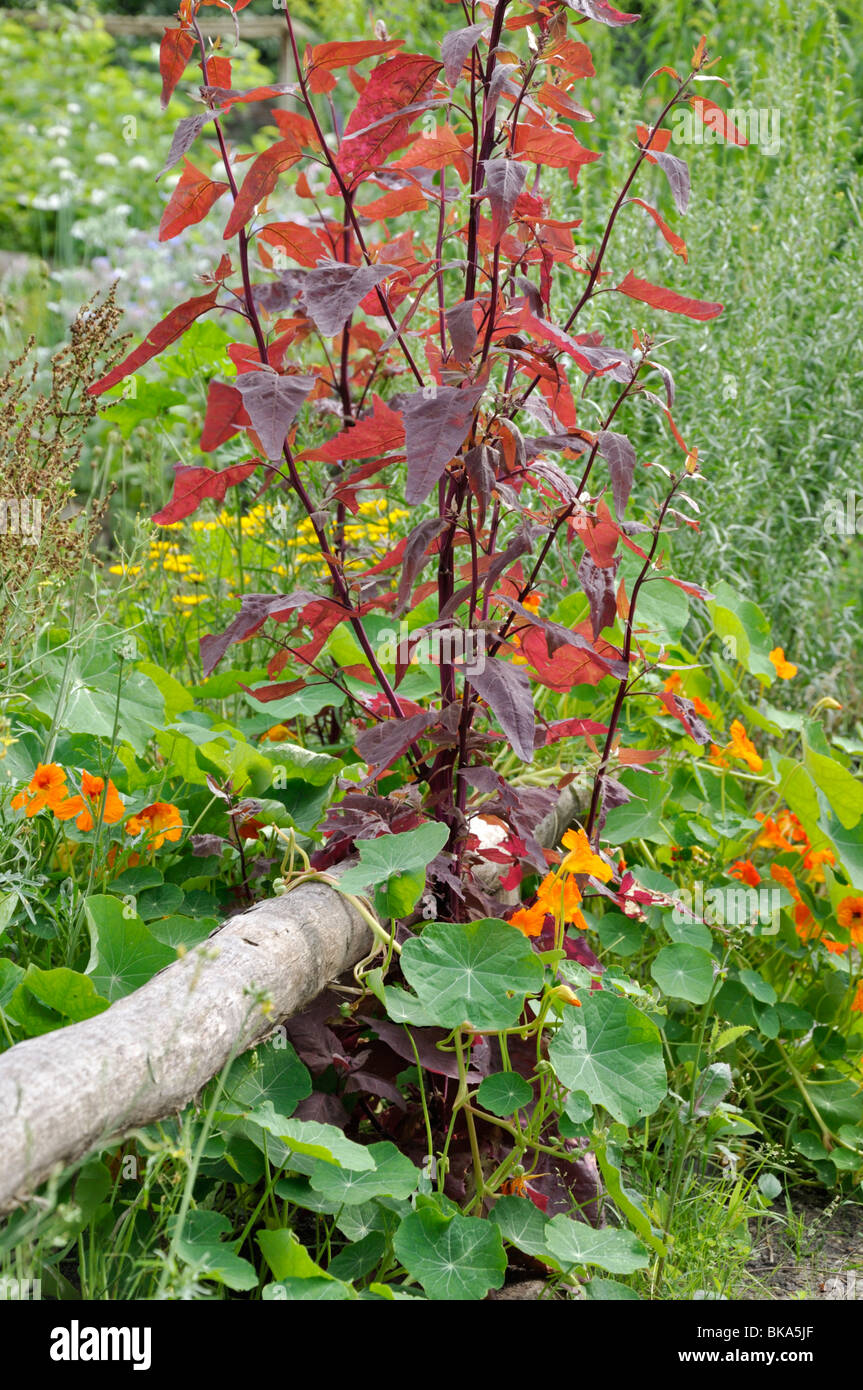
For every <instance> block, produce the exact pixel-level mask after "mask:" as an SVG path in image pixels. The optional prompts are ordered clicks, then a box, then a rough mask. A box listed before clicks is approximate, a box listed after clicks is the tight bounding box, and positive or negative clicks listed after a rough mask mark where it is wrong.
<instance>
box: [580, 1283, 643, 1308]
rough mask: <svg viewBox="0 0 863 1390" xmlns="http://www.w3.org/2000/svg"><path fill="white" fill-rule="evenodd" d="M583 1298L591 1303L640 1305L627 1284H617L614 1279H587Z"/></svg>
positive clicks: (634, 1293)
mask: <svg viewBox="0 0 863 1390" xmlns="http://www.w3.org/2000/svg"><path fill="white" fill-rule="evenodd" d="M584 1296H585V1298H587V1299H590V1300H591V1301H592V1302H594V1303H596V1302H612V1301H619V1302H628V1303H640V1302H641V1299H640V1297H639V1295H638V1294H637V1293H636V1292H635V1289H631V1288H630V1287H629V1285H628V1284H619V1283H618V1282H617V1280H616V1279H588V1281H587V1283H586V1284H585V1286H584Z"/></svg>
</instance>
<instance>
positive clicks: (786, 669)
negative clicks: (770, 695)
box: [769, 647, 797, 681]
mask: <svg viewBox="0 0 863 1390" xmlns="http://www.w3.org/2000/svg"><path fill="white" fill-rule="evenodd" d="M769 656H770V660H771V661H772V662H773V665H774V666H775V667H776V674H777V676H779V677H780V678H781V679H782V680H784V681H790V680H792V679H793V678H794V676H796V675H797V667H796V666H795V665H794V663H793V662H792V661H786V659H785V653H784V651H783V650H782V648H781V647H774V648H773V651H772V652H770V653H769Z"/></svg>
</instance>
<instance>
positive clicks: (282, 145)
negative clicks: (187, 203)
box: [224, 140, 302, 241]
mask: <svg viewBox="0 0 863 1390" xmlns="http://www.w3.org/2000/svg"><path fill="white" fill-rule="evenodd" d="M301 158H302V150H301V149H300V147H299V145H298V144H297V142H296V140H277V141H276V143H275V144H274V145H271V146H270V148H269V149H268V150H264V153H263V154H259V155H258V157H257V159H256V160H255V162H254V164H252V165H251V167H250V168H249V172H248V173H247V174H246V177H245V179H244V180H243V186H242V188H241V189H240V191H239V193H238V195H237V201H236V202H235V203H234V208H233V211H232V213H231V215H230V217H229V218H228V225H227V227H226V228H225V231H224V237H225V240H226V241H227V240H228V238H229V237H232V236H236V234H237V232H238V231H239V230H240V228H241V227H245V225H246V223H247V222H248V220H249V218H250V217H251V216H252V214H253V213H254V211H255V208H256V207H257V205H258V203H260V202H262V201H263V199H264V198H266V196H267V194H268V193H272V191H273V189H274V188H275V186H276V183H277V181H278V177H279V174H282V173H284V171H285V169H290V167H291V165H292V164H296V163H297V161H298V160H299V159H301Z"/></svg>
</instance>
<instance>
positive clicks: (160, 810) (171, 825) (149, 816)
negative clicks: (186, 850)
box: [126, 801, 183, 849]
mask: <svg viewBox="0 0 863 1390" xmlns="http://www.w3.org/2000/svg"><path fill="white" fill-rule="evenodd" d="M142 830H146V831H147V846H148V848H150V849H161V847H162V845H163V844H164V843H165V841H166V840H171V841H175V840H179V839H180V836H181V835H182V833H183V817H182V816H181V815H180V812H179V811H178V810H177V808H176V806H172V805H171V803H170V801H154V802H153V803H152V805H150V806H145V807H144V809H143V810H142V811H138V812H137V813H136V814H135V815H134V816H130V817H129V819H128V820H127V822H126V834H127V835H140V833H141V831H142Z"/></svg>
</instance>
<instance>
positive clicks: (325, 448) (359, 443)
mask: <svg viewBox="0 0 863 1390" xmlns="http://www.w3.org/2000/svg"><path fill="white" fill-rule="evenodd" d="M372 403H373V407H374V408H373V410H372V414H371V415H366V416H364V417H363V419H362V420H358V421H357V423H356V424H355V425H352V426H351V427H350V429H346V430H342V431H341V433H340V434H337V435H334V436H333V438H332V439H328V440H327V442H326V444H321V445H320V447H319V448H317V449H309V450H307V451H306V452H305V453H303V454H300V455H299V457H300V458H301V459H320V460H321V461H322V462H323V463H339V462H340V461H341V460H342V459H367V458H377V457H378V456H379V455H381V454H387V453H390V452H391V451H392V450H393V449H401V448H402V447H403V445H404V442H405V426H404V421H403V420H402V417H401V416H400V415H398V414H396V412H395V411H394V410H390V407H389V406H388V405H385V404H384V402H383V401H382V400H381V398H380V396H374V397H373V402H372Z"/></svg>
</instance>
